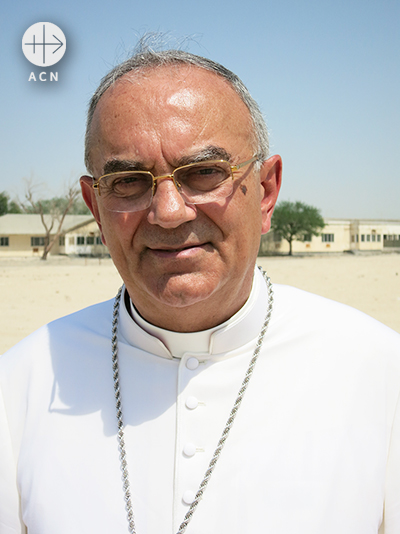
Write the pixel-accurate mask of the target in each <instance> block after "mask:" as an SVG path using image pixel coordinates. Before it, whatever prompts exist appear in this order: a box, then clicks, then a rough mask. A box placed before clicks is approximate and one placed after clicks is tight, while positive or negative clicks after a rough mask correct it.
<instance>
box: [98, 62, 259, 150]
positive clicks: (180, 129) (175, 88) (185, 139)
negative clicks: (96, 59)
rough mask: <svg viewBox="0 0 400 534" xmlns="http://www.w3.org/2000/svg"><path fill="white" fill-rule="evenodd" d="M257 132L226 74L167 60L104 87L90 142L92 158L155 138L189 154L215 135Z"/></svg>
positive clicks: (243, 137) (242, 137)
mask: <svg viewBox="0 0 400 534" xmlns="http://www.w3.org/2000/svg"><path fill="white" fill-rule="evenodd" d="M252 135H253V133H252V127H251V119H250V114H249V111H248V109H247V107H246V105H245V104H244V102H243V101H242V100H241V98H240V97H239V96H238V95H237V93H236V92H235V91H234V89H233V88H232V86H231V85H230V84H229V83H228V82H227V81H226V80H225V79H224V78H222V77H221V76H219V75H217V74H215V73H213V72H209V71H207V70H205V69H201V68H198V67H193V66H186V65H185V66H165V67H159V68H156V69H151V70H145V71H142V72H139V73H137V72H135V73H129V74H127V75H125V76H123V77H122V78H121V79H120V80H118V81H117V82H116V83H115V84H114V85H113V86H112V87H110V88H109V89H108V90H107V91H106V92H105V93H104V95H103V96H102V97H101V99H100V101H99V103H98V105H97V107H96V110H95V112H94V115H93V121H92V127H91V135H90V140H91V142H90V145H91V149H92V150H91V152H92V159H94V158H95V156H96V155H97V156H99V155H100V153H101V157H102V158H103V159H104V157H105V154H106V153H107V154H109V155H110V156H113V155H114V156H116V157H117V156H119V155H121V153H122V152H127V151H132V150H133V148H135V147H136V148H137V150H138V151H139V152H140V150H141V149H142V148H143V147H144V146H146V147H148V146H151V145H152V144H154V146H155V145H159V148H160V149H161V145H162V149H163V150H164V151H166V152H167V153H168V152H169V151H170V148H171V144H173V147H174V150H175V151H176V152H180V153H181V154H180V155H184V154H183V153H184V152H185V151H187V150H190V149H191V147H193V148H196V147H195V145H199V147H200V145H201V144H202V143H206V142H207V143H208V144H210V142H211V141H212V142H213V144H215V143H218V142H219V144H221V143H223V142H225V143H226V142H228V143H232V142H234V143H235V142H236V143H240V142H242V143H243V142H245V143H247V144H249V143H250V139H251V138H252ZM211 138H213V139H211ZM211 144H212V143H211ZM221 146H223V144H222V145H221ZM199 147H197V148H199ZM225 148H226V147H225Z"/></svg>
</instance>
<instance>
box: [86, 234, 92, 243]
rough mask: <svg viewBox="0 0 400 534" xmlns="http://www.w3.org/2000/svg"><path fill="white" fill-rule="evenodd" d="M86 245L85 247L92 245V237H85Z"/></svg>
mask: <svg viewBox="0 0 400 534" xmlns="http://www.w3.org/2000/svg"><path fill="white" fill-rule="evenodd" d="M86 244H87V245H94V237H93V236H91V235H88V236H87V237H86Z"/></svg>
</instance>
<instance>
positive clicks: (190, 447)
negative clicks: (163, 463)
mask: <svg viewBox="0 0 400 534" xmlns="http://www.w3.org/2000/svg"><path fill="white" fill-rule="evenodd" d="M183 454H184V455H185V456H188V457H189V458H191V457H192V456H194V455H195V454H196V445H194V444H193V443H186V444H185V445H184V447H183Z"/></svg>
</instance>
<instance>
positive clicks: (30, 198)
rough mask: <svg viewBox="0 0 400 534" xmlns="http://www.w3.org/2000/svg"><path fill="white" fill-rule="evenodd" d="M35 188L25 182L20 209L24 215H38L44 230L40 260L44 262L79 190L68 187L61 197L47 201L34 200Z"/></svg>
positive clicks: (74, 187) (28, 182) (58, 235)
mask: <svg viewBox="0 0 400 534" xmlns="http://www.w3.org/2000/svg"><path fill="white" fill-rule="evenodd" d="M36 188H37V187H35V186H34V185H33V184H32V181H27V186H26V192H25V202H24V203H22V207H23V209H24V211H25V212H26V213H37V214H38V215H40V219H41V221H42V224H43V227H44V229H45V237H44V249H43V254H42V260H46V259H47V255H48V254H49V252H50V250H51V249H52V247H53V245H54V243H56V241H57V239H58V238H59V237H60V235H61V233H62V225H63V223H64V219H65V216H66V215H67V213H68V212H69V211H71V210H72V208H73V206H74V204H75V202H76V201H77V199H78V196H79V188H78V186H77V185H76V184H73V185H69V186H68V187H67V190H66V192H65V194H64V195H63V196H62V197H55V198H51V199H48V200H35V197H36V194H35V192H36Z"/></svg>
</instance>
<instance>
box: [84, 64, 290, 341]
mask: <svg viewBox="0 0 400 534" xmlns="http://www.w3.org/2000/svg"><path fill="white" fill-rule="evenodd" d="M253 144H254V143H253V142H252V136H251V129H250V116H249V113H248V110H247V108H246V106H245V105H244V103H243V102H242V101H241V99H240V98H239V97H238V96H237V94H236V93H235V92H234V91H233V89H232V88H231V87H230V86H229V84H227V82H226V81H225V80H223V79H222V78H221V77H219V76H217V75H215V74H213V73H210V72H208V71H206V70H203V69H199V68H196V67H187V66H179V67H168V68H167V67H160V68H157V69H155V70H151V71H148V72H147V73H146V75H145V76H143V75H139V76H138V75H136V76H135V75H129V74H128V75H125V76H124V77H123V78H121V79H120V80H119V81H118V82H117V83H116V84H114V86H112V87H111V88H110V89H108V90H107V91H106V92H105V94H104V95H103V96H102V97H101V99H100V101H99V103H98V105H97V108H96V111H95V114H94V117H93V123H92V129H91V162H92V172H93V175H94V176H95V177H96V178H98V177H99V176H101V175H102V174H104V173H105V172H107V169H109V168H110V162H113V165H115V162H124V163H123V164H124V165H136V166H137V165H139V166H140V168H141V169H143V170H150V171H151V172H153V174H154V175H155V176H159V175H163V174H166V173H170V172H171V171H172V170H173V169H174V168H176V167H177V166H179V165H182V164H185V163H188V162H190V158H193V157H194V156H195V155H197V154H199V153H201V152H202V151H204V150H205V149H206V148H209V147H217V149H218V150H220V151H225V152H226V153H227V154H228V155H229V156H230V162H231V164H237V163H241V162H243V161H245V160H248V159H250V158H251V157H252V156H253V155H254V152H255V149H254V146H253ZM105 166H106V167H105ZM113 168H114V167H113ZM105 169H106V170H105ZM236 176H237V178H235V181H234V191H233V194H232V195H231V196H230V197H228V198H226V199H223V200H220V201H218V202H213V203H209V204H202V205H189V204H185V202H184V201H183V199H182V197H181V196H180V194H179V193H178V191H177V190H176V188H175V186H174V184H173V182H172V180H169V179H167V180H162V181H160V182H159V183H158V186H157V191H156V194H155V196H154V198H153V202H152V204H151V206H150V207H149V208H148V209H146V210H143V211H140V212H136V213H114V212H111V211H107V210H106V209H104V207H103V206H102V203H101V197H98V196H97V193H95V191H94V190H93V188H92V187H91V180H90V179H89V178H88V177H83V178H82V179H81V185H82V192H83V196H84V199H85V201H86V203H87V204H88V206H89V208H90V209H91V211H92V213H93V214H94V216H95V218H96V221H97V223H98V225H99V227H100V230H101V233H102V238H103V241H104V243H105V244H106V245H107V246H108V248H109V251H110V254H111V256H112V259H113V261H114V263H115V265H116V267H117V269H118V271H119V273H120V274H121V276H122V279H123V280H124V282H125V285H126V287H127V290H128V292H129V295H130V296H131V298H132V301H133V302H134V304H135V306H136V308H137V309H138V311H139V313H140V314H141V315H142V316H143V317H144V318H145V319H147V320H148V321H149V322H151V323H153V324H155V325H157V326H160V327H163V328H166V329H169V330H175V331H182V332H191V331H198V330H204V329H207V328H211V327H212V326H215V325H217V324H220V323H221V322H223V321H225V320H227V319H228V318H229V317H231V316H232V315H233V314H234V313H236V312H237V311H238V310H239V309H240V308H241V307H242V306H243V304H244V303H245V301H246V300H247V298H248V296H249V294H250V290H251V284H252V278H253V271H254V265H255V261H256V257H257V252H258V247H259V241H260V235H261V233H265V232H267V231H268V230H269V228H270V222H271V216H272V211H273V208H274V205H275V203H276V200H277V195H278V192H279V187H280V181H281V160H280V157H279V156H273V157H272V158H270V159H269V160H267V161H266V162H264V164H263V165H262V167H261V170H259V171H256V170H255V169H254V164H252V165H249V166H246V167H244V168H243V169H241V170H240V171H238V173H237V174H236Z"/></svg>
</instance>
